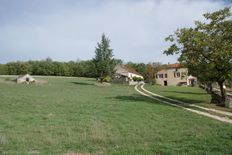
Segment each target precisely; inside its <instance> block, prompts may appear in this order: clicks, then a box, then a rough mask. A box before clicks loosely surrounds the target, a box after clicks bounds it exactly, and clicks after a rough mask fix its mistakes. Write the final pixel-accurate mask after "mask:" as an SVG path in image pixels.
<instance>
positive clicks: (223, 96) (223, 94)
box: [218, 82, 226, 104]
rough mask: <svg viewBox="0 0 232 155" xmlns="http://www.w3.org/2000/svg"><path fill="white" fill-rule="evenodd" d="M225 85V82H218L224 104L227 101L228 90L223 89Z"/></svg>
mask: <svg viewBox="0 0 232 155" xmlns="http://www.w3.org/2000/svg"><path fill="white" fill-rule="evenodd" d="M223 83H224V82H218V84H219V86H220V91H221V97H222V103H223V104H225V101H226V89H224V88H223Z"/></svg>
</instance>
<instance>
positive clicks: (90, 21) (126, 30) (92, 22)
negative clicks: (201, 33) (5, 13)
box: [0, 0, 225, 63]
mask: <svg viewBox="0 0 232 155" xmlns="http://www.w3.org/2000/svg"><path fill="white" fill-rule="evenodd" d="M56 2H57V1H56ZM58 2H60V1H58ZM63 2H64V1H63ZM53 3H55V2H53ZM39 4H40V5H39V7H41V8H43V7H42V6H45V5H46V3H45V1H44V3H43V1H42V2H41V3H39ZM61 4H62V5H61ZM61 4H60V5H58V4H57V3H56V5H55V7H51V8H49V7H47V8H45V9H44V10H40V8H39V7H37V8H36V9H35V10H33V9H29V10H26V11H25V10H24V11H21V10H23V9H19V10H16V12H17V13H18V16H17V18H14V16H9V18H8V19H6V18H4V23H5V24H3V25H0V45H1V46H0V62H7V61H12V60H28V59H43V58H46V57H48V56H49V57H51V58H53V59H55V60H62V61H67V60H75V59H77V58H80V59H91V58H92V57H93V56H94V48H95V46H96V42H98V41H99V39H100V36H101V34H102V33H103V32H105V33H106V34H107V35H108V36H109V37H110V39H111V41H112V42H111V46H112V48H113V49H114V55H115V57H117V58H121V59H123V60H125V61H135V62H149V61H161V62H163V63H167V62H175V61H176V56H173V57H170V56H169V57H167V56H165V55H163V54H162V53H163V50H164V49H165V48H167V46H168V44H167V43H166V42H165V41H164V38H165V37H167V36H168V35H169V34H171V33H173V32H174V30H176V29H177V28H178V27H186V26H187V27H188V26H193V21H194V20H196V19H202V14H203V13H205V12H209V11H214V10H217V9H220V8H222V7H224V6H225V4H224V3H223V2H222V1H210V0H202V1H200V0H195V1H194V0H144V1H142V0H141V1H113V0H111V1H104V3H100V4H97V3H88V4H82V3H73V4H72V5H67V4H66V3H65V4H66V5H64V3H61ZM12 5H14V4H12ZM37 5H38V4H37ZM10 6H11V5H10ZM26 6H27V8H28V6H30V4H28V3H27V5H26ZM49 6H52V5H49ZM0 9H1V8H0ZM44 12H45V13H44ZM2 20H3V19H2ZM0 22H1V18H0Z"/></svg>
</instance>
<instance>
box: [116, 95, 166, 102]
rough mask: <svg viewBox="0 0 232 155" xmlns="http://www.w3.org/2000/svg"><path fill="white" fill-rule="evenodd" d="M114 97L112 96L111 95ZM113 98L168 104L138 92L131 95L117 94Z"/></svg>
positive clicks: (123, 100) (125, 100) (124, 100)
mask: <svg viewBox="0 0 232 155" xmlns="http://www.w3.org/2000/svg"><path fill="white" fill-rule="evenodd" d="M111 99H112V97H111ZM113 99H116V100H119V101H122V102H136V103H137V102H146V103H149V104H160V105H167V104H165V103H162V102H161V101H157V100H154V99H151V98H148V97H145V96H142V95H138V94H132V95H129V96H115V97H113Z"/></svg>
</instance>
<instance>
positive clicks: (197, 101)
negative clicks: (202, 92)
mask: <svg viewBox="0 0 232 155" xmlns="http://www.w3.org/2000/svg"><path fill="white" fill-rule="evenodd" d="M165 97H167V98H170V99H174V100H177V101H181V102H184V103H186V104H197V103H206V102H207V101H203V100H200V99H199V100H198V99H188V98H182V97H174V96H165Z"/></svg>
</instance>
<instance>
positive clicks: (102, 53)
mask: <svg viewBox="0 0 232 155" xmlns="http://www.w3.org/2000/svg"><path fill="white" fill-rule="evenodd" d="M93 62H94V64H95V71H96V76H97V77H98V78H99V79H100V82H103V79H104V77H106V76H111V75H112V74H113V73H114V68H115V65H116V64H115V61H114V59H113V50H112V49H111V48H110V40H109V38H107V37H106V36H105V34H103V35H102V37H101V41H100V42H99V43H97V47H96V49H95V58H94V59H93Z"/></svg>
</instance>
